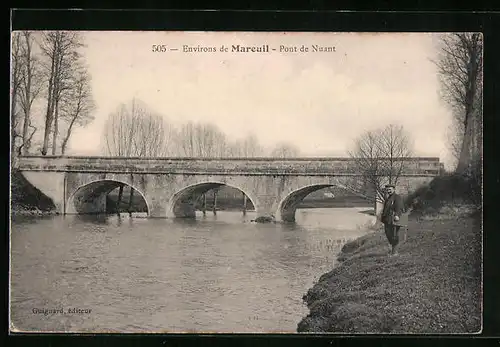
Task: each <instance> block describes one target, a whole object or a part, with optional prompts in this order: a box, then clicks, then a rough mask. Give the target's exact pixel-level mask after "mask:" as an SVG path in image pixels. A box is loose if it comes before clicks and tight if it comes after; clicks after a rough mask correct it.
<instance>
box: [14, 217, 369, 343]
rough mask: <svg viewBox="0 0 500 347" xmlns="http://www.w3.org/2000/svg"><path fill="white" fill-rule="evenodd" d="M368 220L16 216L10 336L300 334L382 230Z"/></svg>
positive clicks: (336, 218) (361, 218)
mask: <svg viewBox="0 0 500 347" xmlns="http://www.w3.org/2000/svg"><path fill="white" fill-rule="evenodd" d="M363 210H366V208H331V209H300V210H297V212H296V219H297V222H296V223H295V224H291V225H286V224H256V223H252V222H251V219H254V218H255V214H254V213H252V212H249V213H247V215H246V216H243V215H242V213H241V212H219V213H218V214H217V216H214V215H212V214H211V213H207V215H206V216H205V217H204V216H202V215H201V214H198V215H197V219H196V220H172V219H146V218H129V217H128V216H122V217H118V216H66V217H62V216H53V217H43V218H40V217H38V218H33V217H30V218H28V217H22V218H21V217H16V218H15V219H14V220H13V221H12V225H11V241H10V242H11V295H10V300H11V303H10V315H11V328H12V329H13V330H17V331H44V332H49V331H54V332H161V333H166V332H196V333H200V332H242V333H243V332H254V333H259V332H268V333H272V332H295V331H296V328H297V323H298V322H299V321H300V320H301V319H302V318H303V317H304V316H306V315H307V314H308V309H307V307H306V306H305V305H304V303H303V302H302V296H303V295H304V294H305V293H306V292H307V290H308V289H309V288H311V287H312V285H313V284H314V282H315V281H317V280H318V278H319V276H321V275H322V274H323V273H325V272H327V271H329V270H330V269H331V268H332V266H333V265H334V264H335V258H336V256H337V254H338V252H339V251H340V249H341V247H342V245H343V244H344V243H345V242H347V241H348V240H351V239H354V238H357V237H359V236H360V235H362V234H364V233H366V230H365V229H366V228H365V226H366V225H367V223H369V222H370V221H373V218H374V217H372V216H369V215H367V214H364V213H360V211H363ZM44 309H45V310H49V309H56V310H58V309H62V310H63V313H60V312H58V311H56V312H55V313H54V312H52V313H49V314H44V313H43V312H44V311H43V310H44ZM72 309H77V310H76V312H75V311H74V310H72ZM78 310H80V311H78ZM40 312H41V313H40ZM45 312H46V313H48V311H45Z"/></svg>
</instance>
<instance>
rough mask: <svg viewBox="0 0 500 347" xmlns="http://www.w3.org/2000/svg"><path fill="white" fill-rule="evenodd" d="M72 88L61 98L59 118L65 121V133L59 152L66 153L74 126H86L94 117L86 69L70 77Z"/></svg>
mask: <svg viewBox="0 0 500 347" xmlns="http://www.w3.org/2000/svg"><path fill="white" fill-rule="evenodd" d="M72 86H73V87H72V88H71V89H69V90H68V94H67V97H66V98H64V99H63V100H62V105H61V119H62V120H63V121H64V122H66V123H67V126H66V133H65V135H64V137H63V140H62V143H61V154H65V153H66V149H67V146H68V141H69V139H70V137H71V134H72V131H73V129H74V127H75V126H86V125H87V124H89V123H90V122H92V120H93V119H94V115H93V114H92V111H93V110H94V108H95V104H94V99H93V97H92V91H91V88H90V76H89V74H88V72H87V70H86V69H83V68H82V69H80V70H79V71H77V72H76V73H75V74H74V76H73V78H72Z"/></svg>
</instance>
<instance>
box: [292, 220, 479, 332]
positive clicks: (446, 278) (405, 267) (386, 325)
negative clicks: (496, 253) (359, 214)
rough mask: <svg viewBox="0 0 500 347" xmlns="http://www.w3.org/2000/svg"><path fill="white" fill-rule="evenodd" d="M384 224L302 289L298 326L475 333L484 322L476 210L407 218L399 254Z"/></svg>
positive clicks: (346, 248)
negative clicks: (303, 313)
mask: <svg viewBox="0 0 500 347" xmlns="http://www.w3.org/2000/svg"><path fill="white" fill-rule="evenodd" d="M388 251H389V245H388V243H387V241H386V239H385V235H384V232H383V231H377V232H374V233H371V234H367V235H365V236H363V237H361V238H359V239H357V240H354V241H352V242H350V243H347V244H346V245H345V246H344V247H343V249H342V252H341V254H340V256H339V261H340V262H341V263H340V265H339V266H337V267H336V268H334V269H333V270H332V271H330V272H329V273H327V274H325V275H323V276H322V277H321V278H320V279H319V281H318V283H316V284H315V286H314V287H313V288H312V289H310V290H309V291H308V293H307V294H306V295H305V296H304V301H305V302H306V304H307V305H308V307H309V309H310V314H309V315H308V316H307V317H305V318H304V319H303V320H302V321H301V322H300V323H299V325H298V329H297V330H298V331H299V332H342V333H403V334H404V333H476V332H479V331H480V329H481V306H480V302H481V231H480V225H479V222H478V219H477V216H476V218H473V217H471V216H470V215H467V214H462V215H461V216H460V217H459V218H456V216H455V215H452V214H449V215H446V214H440V215H439V218H430V217H427V219H417V218H412V219H410V222H409V226H408V231H407V239H406V241H405V242H403V243H402V244H401V245H400V255H399V256H396V257H389V256H388V255H387V253H388Z"/></svg>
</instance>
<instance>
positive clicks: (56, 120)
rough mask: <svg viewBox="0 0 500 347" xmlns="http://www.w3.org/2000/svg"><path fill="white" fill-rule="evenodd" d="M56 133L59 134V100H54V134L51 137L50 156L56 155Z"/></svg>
mask: <svg viewBox="0 0 500 347" xmlns="http://www.w3.org/2000/svg"><path fill="white" fill-rule="evenodd" d="M58 133H59V100H56V102H55V113H54V134H53V136H52V155H56V151H57V136H58Z"/></svg>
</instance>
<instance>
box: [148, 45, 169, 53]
mask: <svg viewBox="0 0 500 347" xmlns="http://www.w3.org/2000/svg"><path fill="white" fill-rule="evenodd" d="M151 50H152V51H153V52H166V51H167V46H166V45H153V46H152V49H151Z"/></svg>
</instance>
